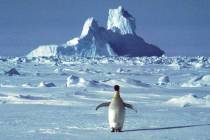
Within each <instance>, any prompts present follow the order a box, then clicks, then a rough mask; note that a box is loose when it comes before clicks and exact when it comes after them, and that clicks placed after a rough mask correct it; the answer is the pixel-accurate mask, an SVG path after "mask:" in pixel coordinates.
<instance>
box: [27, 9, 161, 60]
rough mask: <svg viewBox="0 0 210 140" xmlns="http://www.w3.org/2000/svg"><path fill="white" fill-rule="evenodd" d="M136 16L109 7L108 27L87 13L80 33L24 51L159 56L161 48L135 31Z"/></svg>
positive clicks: (34, 54) (69, 54)
mask: <svg viewBox="0 0 210 140" xmlns="http://www.w3.org/2000/svg"><path fill="white" fill-rule="evenodd" d="M135 30H136V23H135V18H134V17H133V16H132V15H131V14H130V13H129V12H128V11H126V10H125V9H124V8H123V7H122V6H119V7H118V8H117V9H110V10H109V15H108V21H107V28H104V27H101V26H99V25H98V23H97V21H96V20H95V19H94V18H93V17H90V18H88V19H87V20H86V21H85V23H84V26H83V30H82V32H81V35H80V36H79V37H75V38H72V39H71V40H69V41H67V42H66V43H64V44H61V45H56V44H55V45H41V46H39V47H38V48H36V49H35V50H33V51H31V52H30V53H29V54H27V57H42V56H45V57H51V56H80V57H95V56H131V57H135V56H161V55H163V54H164V51H162V50H161V49H159V48H158V47H157V46H155V45H152V44H148V43H146V42H145V41H144V40H143V38H141V37H140V36H138V35H137V34H136V32H135Z"/></svg>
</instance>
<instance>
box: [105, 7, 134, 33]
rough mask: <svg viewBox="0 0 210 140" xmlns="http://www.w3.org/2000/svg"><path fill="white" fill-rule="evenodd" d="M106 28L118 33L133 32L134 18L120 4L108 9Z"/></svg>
mask: <svg viewBox="0 0 210 140" xmlns="http://www.w3.org/2000/svg"><path fill="white" fill-rule="evenodd" d="M107 29H108V30H112V31H113V32H119V33H120V34H123V35H125V34H135V29H136V23H135V18H134V17H133V16H132V15H131V14H130V13H128V11H126V10H124V8H123V7H122V6H119V7H118V8H117V9H110V10H109V16H108V21H107Z"/></svg>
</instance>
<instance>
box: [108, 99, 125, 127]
mask: <svg viewBox="0 0 210 140" xmlns="http://www.w3.org/2000/svg"><path fill="white" fill-rule="evenodd" d="M124 118H125V108H124V105H123V104H121V103H119V104H118V105H116V104H112V103H111V105H110V106H109V125H110V128H116V129H118V128H121V129H122V128H123V123H124Z"/></svg>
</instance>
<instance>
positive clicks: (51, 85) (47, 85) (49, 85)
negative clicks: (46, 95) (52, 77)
mask: <svg viewBox="0 0 210 140" xmlns="http://www.w3.org/2000/svg"><path fill="white" fill-rule="evenodd" d="M38 87H55V84H54V83H52V82H45V81H43V82H40V83H39V85H38Z"/></svg>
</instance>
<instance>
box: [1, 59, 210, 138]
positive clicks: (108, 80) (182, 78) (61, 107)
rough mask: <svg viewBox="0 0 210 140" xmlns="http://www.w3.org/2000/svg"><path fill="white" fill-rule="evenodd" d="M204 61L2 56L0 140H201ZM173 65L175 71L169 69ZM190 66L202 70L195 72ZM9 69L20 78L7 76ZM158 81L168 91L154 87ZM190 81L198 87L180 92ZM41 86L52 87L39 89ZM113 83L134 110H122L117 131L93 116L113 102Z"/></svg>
mask: <svg viewBox="0 0 210 140" xmlns="http://www.w3.org/2000/svg"><path fill="white" fill-rule="evenodd" d="M209 60H210V59H209V57H167V56H163V57H94V58H85V57H61V58H58V57H50V58H47V57H41V58H27V57H18V58H17V57H16V58H13V57H10V58H4V59H3V61H1V60H0V114H1V115H0V130H1V131H0V139H2V140H7V139H8V140H10V139H15V140H28V139H55V140H65V139H66V140H67V139H79V140H81V139H88V140H89V139H91V140H98V139H99V137H100V139H102V140H107V139H127V140H138V139H142V140H154V139H155V140H163V139H168V140H171V139H175V140H179V139H186V140H188V139H196V140H202V139H203V140H207V139H208V138H209V137H210V134H209V132H208V130H209V128H210V125H209V123H210V119H209V118H210V111H209V108H210V84H209V83H210V82H209V77H210V76H209V75H210V74H209V69H210V61H209ZM175 63H176V64H177V65H179V66H180V69H174V67H171V66H170V64H175ZM195 63H199V64H200V63H202V64H203V67H200V68H195V67H194V65H192V64H195ZM55 64H56V65H55ZM11 68H16V69H17V70H18V72H20V73H21V75H20V76H7V75H5V74H4V71H8V70H10V69H11ZM119 68H120V69H119ZM118 69H119V72H118ZM64 73H65V74H64ZM160 77H162V78H160ZM166 77H168V78H169V80H167V78H166ZM194 77H195V78H194ZM159 78H160V79H161V80H160V82H161V83H162V82H164V83H166V86H165V85H159V84H157V83H158V79H159ZM191 79H194V80H192V82H191V83H193V84H200V85H199V86H195V87H182V85H183V83H187V82H188V81H190V80H191ZM41 81H42V85H45V84H46V83H53V84H54V85H56V87H53V88H48V87H39V86H38V85H39V83H40V82H41ZM44 81H45V82H44ZM115 84H119V85H120V86H121V96H122V98H123V99H124V101H125V102H127V103H130V104H132V105H133V106H134V107H135V108H136V109H137V110H138V113H135V112H133V111H130V110H126V120H125V124H124V128H123V132H122V133H111V132H110V128H109V124H108V117H107V115H108V112H107V108H103V109H101V110H99V111H95V107H96V106H97V105H98V104H100V103H102V102H108V101H110V100H111V99H112V96H113V94H114V91H113V85H115Z"/></svg>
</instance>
